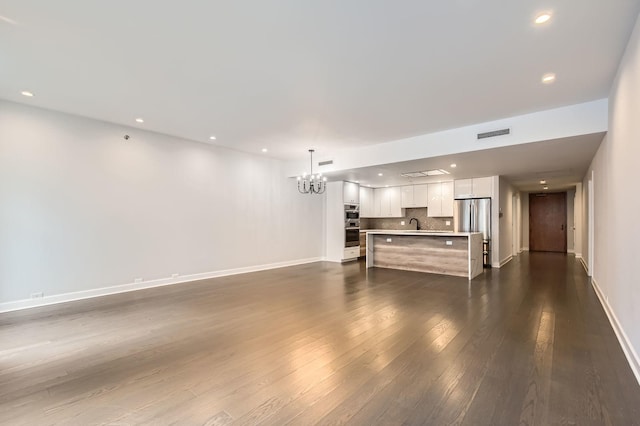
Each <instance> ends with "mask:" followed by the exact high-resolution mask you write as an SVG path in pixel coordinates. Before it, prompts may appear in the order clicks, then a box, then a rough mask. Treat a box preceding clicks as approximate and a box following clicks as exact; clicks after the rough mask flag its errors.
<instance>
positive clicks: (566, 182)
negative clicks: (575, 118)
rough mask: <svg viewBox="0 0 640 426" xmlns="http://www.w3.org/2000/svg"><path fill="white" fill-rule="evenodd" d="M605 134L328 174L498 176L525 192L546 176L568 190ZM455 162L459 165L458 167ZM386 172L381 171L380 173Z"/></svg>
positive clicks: (384, 180) (399, 181) (396, 179)
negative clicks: (438, 171)
mask: <svg viewBox="0 0 640 426" xmlns="http://www.w3.org/2000/svg"><path fill="white" fill-rule="evenodd" d="M603 137H604V133H594V134H591V135H584V136H575V137H569V138H562V139H554V140H549V141H543V142H535V143H528V144H522V145H514V146H507V147H503V148H494V149H485V150H481V151H474V152H465V153H460V154H454V155H445V156H441V157H432V158H425V159H422V160H413V161H404V162H400V163H393V164H385V165H384V166H378V167H363V168H360V169H355V170H350V171H346V172H336V173H328V174H327V176H328V177H329V179H330V180H348V181H352V182H356V181H357V182H358V183H360V184H361V185H365V186H371V187H374V188H376V187H382V186H385V185H388V186H394V185H408V184H412V183H429V182H440V181H450V180H454V179H466V178H471V177H482V176H493V175H500V176H503V177H505V178H506V179H507V180H509V181H510V182H511V183H512V184H513V185H514V186H515V187H516V188H517V189H519V190H521V191H525V192H530V191H539V190H541V189H542V185H540V180H546V181H547V186H548V187H549V190H550V191H553V190H564V189H569V188H571V187H573V186H575V184H576V183H578V182H582V178H583V177H584V175H585V173H586V172H587V168H588V167H589V164H590V163H591V160H592V158H593V156H594V155H595V153H596V151H597V150H598V147H599V146H600V143H601V142H602V138H603ZM451 164H456V167H455V168H452V167H451ZM434 169H445V170H447V171H449V172H450V174H449V175H441V176H432V177H428V178H414V179H409V178H406V177H402V176H400V174H401V173H408V172H415V171H425V170H434ZM378 173H382V176H378Z"/></svg>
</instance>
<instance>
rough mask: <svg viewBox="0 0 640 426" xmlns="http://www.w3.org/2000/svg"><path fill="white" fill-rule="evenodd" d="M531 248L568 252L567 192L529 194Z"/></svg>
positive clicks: (532, 249) (534, 249) (533, 249)
mask: <svg viewBox="0 0 640 426" xmlns="http://www.w3.org/2000/svg"><path fill="white" fill-rule="evenodd" d="M529 250H531V251H555V252H562V253H566V252H567V193H566V192H556V193H545V194H529Z"/></svg>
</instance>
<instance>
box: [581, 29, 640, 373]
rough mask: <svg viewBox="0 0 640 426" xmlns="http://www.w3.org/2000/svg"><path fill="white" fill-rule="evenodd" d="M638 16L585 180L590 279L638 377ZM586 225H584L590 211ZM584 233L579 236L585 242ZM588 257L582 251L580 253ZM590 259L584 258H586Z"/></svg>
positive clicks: (639, 83)
mask: <svg viewBox="0 0 640 426" xmlns="http://www.w3.org/2000/svg"><path fill="white" fill-rule="evenodd" d="M638 117H640V20H638V21H637V22H636V25H635V28H634V31H633V34H632V36H631V39H630V41H629V44H628V45H627V49H626V51H625V54H624V57H623V59H622V61H621V63H620V67H619V69H618V73H617V76H616V79H615V81H614V84H613V87H612V90H611V95H610V102H609V132H608V134H607V136H606V137H605V138H604V140H603V142H602V144H601V145H600V148H599V149H598V152H597V153H596V155H595V157H594V159H593V162H592V163H591V167H590V169H589V171H588V172H587V175H586V176H585V179H584V181H583V191H582V192H583V206H585V207H586V206H588V205H589V204H588V181H589V179H591V173H592V172H593V176H594V197H593V202H594V203H595V213H594V217H593V219H594V221H595V232H594V235H593V237H594V244H593V247H594V264H593V265H589V267H590V269H592V272H593V283H594V287H595V288H596V290H597V292H598V295H599V297H600V300H601V301H602V303H603V306H604V307H605V310H606V311H607V314H608V315H609V318H610V320H611V323H612V325H613V327H614V329H615V331H616V333H617V334H618V338H619V340H620V341H621V343H622V346H623V349H624V350H625V353H626V355H627V358H628V359H629V361H630V364H631V366H632V368H633V369H634V372H635V374H636V378H639V380H640V374H639V373H640V358H638V351H639V350H640V309H638V307H639V306H640V278H639V275H638V269H637V263H638V259H640V248H639V247H640V245H639V243H638V241H640V221H639V220H638V211H640V197H639V196H638V195H639V192H638V183H637V182H638V179H637V170H638V166H637V164H638V158H640V143H638V142H639V141H640V120H638ZM586 213H587V214H586V215H585V216H584V223H585V226H584V228H588V212H586ZM586 237H588V235H583V241H588V239H587V238H586ZM583 256H585V257H587V256H586V253H583ZM587 260H588V259H587Z"/></svg>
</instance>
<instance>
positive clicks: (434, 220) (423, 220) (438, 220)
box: [360, 207, 453, 231]
mask: <svg viewBox="0 0 640 426" xmlns="http://www.w3.org/2000/svg"><path fill="white" fill-rule="evenodd" d="M412 217H415V218H416V219H418V222H420V229H429V230H434V231H453V217H427V208H426V207H423V208H419V209H405V217H393V218H390V217H381V218H367V219H360V229H416V222H415V221H413V223H409V220H410V219H411V218H412ZM402 221H404V225H401V224H400V222H402ZM446 221H449V223H450V225H448V226H447V224H446Z"/></svg>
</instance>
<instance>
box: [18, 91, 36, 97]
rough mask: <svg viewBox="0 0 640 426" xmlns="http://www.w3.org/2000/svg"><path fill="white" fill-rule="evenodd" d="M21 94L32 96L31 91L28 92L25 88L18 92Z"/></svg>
mask: <svg viewBox="0 0 640 426" xmlns="http://www.w3.org/2000/svg"><path fill="white" fill-rule="evenodd" d="M20 93H21V94H22V96H27V97H29V98H33V93H32V92H29V91H27V90H23V91H22V92H20Z"/></svg>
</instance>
